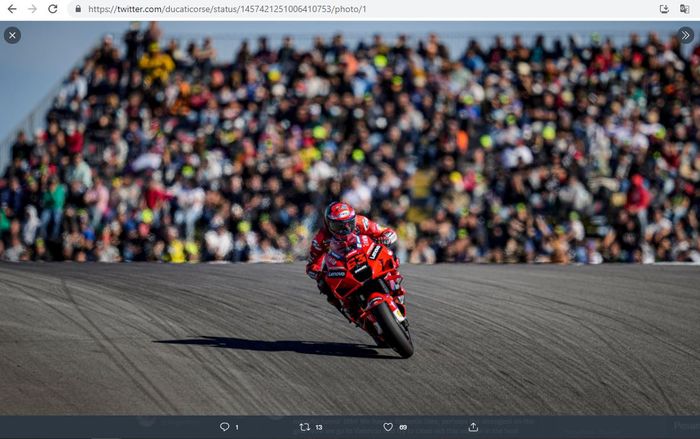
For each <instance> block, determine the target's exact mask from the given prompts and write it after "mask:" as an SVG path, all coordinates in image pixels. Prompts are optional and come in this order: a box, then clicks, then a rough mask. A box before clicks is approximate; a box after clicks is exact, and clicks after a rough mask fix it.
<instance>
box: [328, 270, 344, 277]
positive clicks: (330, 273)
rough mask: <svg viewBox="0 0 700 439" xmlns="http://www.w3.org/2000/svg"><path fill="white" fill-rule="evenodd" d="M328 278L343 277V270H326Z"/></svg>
mask: <svg viewBox="0 0 700 439" xmlns="http://www.w3.org/2000/svg"><path fill="white" fill-rule="evenodd" d="M328 277H345V270H328Z"/></svg>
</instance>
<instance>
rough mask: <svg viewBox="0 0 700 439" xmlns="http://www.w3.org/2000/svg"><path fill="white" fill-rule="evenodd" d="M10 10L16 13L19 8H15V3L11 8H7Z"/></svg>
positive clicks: (11, 12)
mask: <svg viewBox="0 0 700 439" xmlns="http://www.w3.org/2000/svg"><path fill="white" fill-rule="evenodd" d="M7 10H8V11H10V14H14V13H15V11H16V10H17V8H15V5H10V7H9V8H7Z"/></svg>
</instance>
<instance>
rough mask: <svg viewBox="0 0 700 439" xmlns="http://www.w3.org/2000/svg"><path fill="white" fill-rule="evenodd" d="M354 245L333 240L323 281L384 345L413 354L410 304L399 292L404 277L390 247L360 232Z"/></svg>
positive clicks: (349, 313) (404, 354)
mask: <svg viewBox="0 0 700 439" xmlns="http://www.w3.org/2000/svg"><path fill="white" fill-rule="evenodd" d="M351 244H352V245H348V244H347V243H331V245H330V250H329V252H328V253H327V254H326V256H325V259H324V264H323V267H324V270H323V281H324V282H325V284H326V285H327V286H328V289H329V290H330V293H331V294H333V295H334V296H335V298H336V299H337V300H339V301H340V303H341V304H342V307H343V308H344V310H345V311H346V316H347V317H348V319H349V320H350V321H351V322H352V323H355V324H356V325H357V326H359V327H361V328H362V329H364V330H365V331H366V332H367V333H369V334H370V335H371V336H372V337H373V338H374V339H375V340H377V341H378V342H379V344H380V345H386V346H388V347H391V348H392V349H393V350H395V351H396V352H397V353H398V354H399V355H401V357H403V358H408V357H410V356H411V355H413V342H412V340H411V334H410V333H409V331H408V320H407V319H406V306H405V304H404V303H403V300H401V299H400V298H399V297H401V298H402V297H403V296H397V295H396V292H397V291H398V290H399V289H400V284H401V281H402V279H403V277H402V276H401V275H400V274H399V272H398V262H397V260H396V259H395V257H394V253H393V252H392V251H391V250H390V249H388V248H387V247H385V246H383V245H380V244H378V243H376V242H374V241H373V240H372V239H370V238H369V237H367V236H364V235H362V236H360V235H356V236H355V237H354V238H353V242H352V243H351Z"/></svg>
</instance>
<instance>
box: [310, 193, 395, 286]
mask: <svg viewBox="0 0 700 439" xmlns="http://www.w3.org/2000/svg"><path fill="white" fill-rule="evenodd" d="M353 234H357V235H366V236H369V237H370V238H372V239H373V240H374V241H375V242H377V243H379V244H382V245H385V246H387V247H389V248H392V247H393V246H394V245H395V244H396V241H397V239H398V236H397V235H396V232H394V231H393V230H392V229H390V228H388V227H382V226H380V225H379V224H377V223H375V222H374V221H372V220H370V219H369V218H367V217H366V216H362V215H357V214H356V213H355V209H353V208H352V206H350V205H349V204H348V203H343V202H339V201H336V202H333V203H331V204H329V205H328V207H326V210H325V212H324V215H323V227H321V229H320V230H319V231H318V232H317V233H316V236H314V239H313V240H312V241H311V248H310V249H309V260H308V263H307V264H306V274H308V275H309V277H310V278H311V279H314V280H318V279H319V275H320V274H321V271H322V268H323V267H322V264H323V257H324V255H325V254H326V253H327V252H328V249H329V245H330V243H331V240H333V239H335V240H337V241H340V242H342V241H346V240H347V239H348V238H349V237H352V235H353Z"/></svg>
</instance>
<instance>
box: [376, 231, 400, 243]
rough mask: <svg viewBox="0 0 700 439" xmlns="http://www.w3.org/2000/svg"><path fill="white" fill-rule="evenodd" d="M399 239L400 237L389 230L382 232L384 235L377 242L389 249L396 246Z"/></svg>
mask: <svg viewBox="0 0 700 439" xmlns="http://www.w3.org/2000/svg"><path fill="white" fill-rule="evenodd" d="M398 239H399V237H398V236H397V235H396V232H394V231H393V230H389V229H387V230H385V231H383V232H382V234H381V235H380V236H379V239H377V242H379V243H380V244H382V245H385V246H387V247H392V246H393V245H394V244H396V241H397V240H398Z"/></svg>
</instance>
